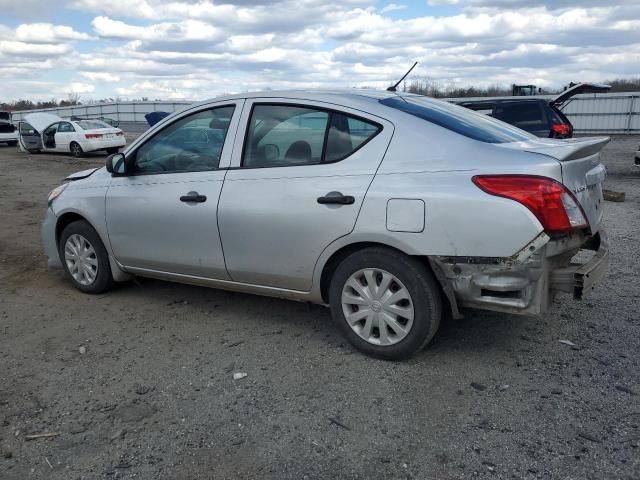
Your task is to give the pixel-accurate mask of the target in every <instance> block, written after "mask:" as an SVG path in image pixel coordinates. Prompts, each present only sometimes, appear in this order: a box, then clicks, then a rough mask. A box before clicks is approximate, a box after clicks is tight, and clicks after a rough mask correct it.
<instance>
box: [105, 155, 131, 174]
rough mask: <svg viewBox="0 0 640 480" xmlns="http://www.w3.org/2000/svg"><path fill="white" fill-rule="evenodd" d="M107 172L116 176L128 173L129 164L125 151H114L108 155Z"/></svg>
mask: <svg viewBox="0 0 640 480" xmlns="http://www.w3.org/2000/svg"><path fill="white" fill-rule="evenodd" d="M106 167H107V172H109V173H110V174H111V175H113V176H114V177H120V176H123V175H126V174H127V165H126V163H125V159H124V153H114V154H113V155H109V156H108V157H107V163H106Z"/></svg>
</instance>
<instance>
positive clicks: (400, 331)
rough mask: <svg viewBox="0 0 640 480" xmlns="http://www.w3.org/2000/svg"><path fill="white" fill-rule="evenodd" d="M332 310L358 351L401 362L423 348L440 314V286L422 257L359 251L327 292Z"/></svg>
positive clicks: (339, 269)
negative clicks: (421, 260)
mask: <svg viewBox="0 0 640 480" xmlns="http://www.w3.org/2000/svg"><path fill="white" fill-rule="evenodd" d="M329 297H330V304H331V314H332V316H333V318H334V319H335V321H336V322H337V324H338V327H339V328H340V330H341V331H342V333H343V334H344V335H345V337H346V338H347V340H348V341H349V342H350V343H351V344H352V345H353V346H354V347H355V348H357V349H358V350H360V351H361V352H363V353H365V354H367V355H371V356H373V357H378V358H382V359H385V360H403V359H406V358H409V357H411V356H412V355H413V354H415V353H416V352H417V351H419V350H421V349H422V348H424V347H425V346H426V344H427V343H429V341H430V340H431V339H432V338H433V336H434V335H435V333H436V331H437V330H438V326H439V325H440V318H441V316H442V298H441V295H440V289H439V287H438V284H437V283H436V280H435V279H434V277H433V275H432V273H431V271H430V270H429V269H428V268H427V267H426V266H425V265H424V264H422V263H421V262H420V261H418V260H417V259H415V258H412V257H409V256H407V255H405V254H403V253H401V252H397V251H395V250H391V249H387V248H382V247H380V248H379V247H373V248H367V249H364V250H360V251H358V252H356V253H354V254H352V255H350V256H349V257H347V258H346V259H344V260H343V261H342V263H340V265H338V267H337V269H336V271H335V272H334V274H333V278H332V280H331V286H330V290H329Z"/></svg>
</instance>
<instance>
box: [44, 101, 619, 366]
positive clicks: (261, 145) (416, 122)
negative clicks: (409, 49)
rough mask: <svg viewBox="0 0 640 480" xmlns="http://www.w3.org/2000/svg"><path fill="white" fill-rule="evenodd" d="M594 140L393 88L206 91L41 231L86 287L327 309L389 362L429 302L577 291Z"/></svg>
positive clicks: (586, 284)
mask: <svg viewBox="0 0 640 480" xmlns="http://www.w3.org/2000/svg"><path fill="white" fill-rule="evenodd" d="M608 141H609V139H608V138H606V137H605V138H590V139H579V140H578V139H572V140H566V141H559V140H554V139H540V138H537V137H535V136H533V135H531V134H529V133H527V132H524V131H522V130H520V129H517V128H515V127H513V126H511V125H508V124H506V123H504V122H501V121H498V120H496V119H493V118H490V117H488V116H485V115H481V114H478V113H476V112H472V111H470V110H468V109H465V108H461V107H459V106H456V105H452V104H449V103H446V102H442V101H438V100H434V99H430V98H427V97H422V96H417V95H410V94H401V93H395V92H388V91H384V92H377V91H372V90H363V91H357V90H349V91H345V92H313V91H288V92H274V91H270V92H264V93H252V94H247V93H245V94H239V95H233V96H228V97H222V98H216V99H215V100H212V101H209V102H204V103H200V104H197V105H193V106H190V107H189V108H187V109H185V110H183V111H181V112H179V113H176V114H174V115H173V116H171V117H168V118H166V119H165V120H163V121H162V122H161V123H159V124H157V125H156V126H155V127H152V128H150V129H149V130H148V131H147V132H146V133H144V134H143V135H142V136H140V137H139V138H138V139H137V140H136V141H134V142H133V144H131V145H130V146H129V147H128V148H127V149H126V151H125V152H124V153H117V154H115V155H112V156H110V157H109V158H108V159H107V162H106V166H105V168H99V169H90V170H86V171H84V172H80V173H78V174H76V175H72V176H71V177H69V178H68V179H67V183H64V184H62V185H61V186H59V187H57V188H55V189H54V190H53V191H52V192H51V193H50V195H49V198H48V204H49V207H48V209H47V213H46V218H45V220H44V224H43V229H42V236H43V242H44V247H45V251H46V254H47V256H48V258H49V265H50V266H57V267H62V268H64V270H65V272H66V275H67V276H68V278H69V280H70V281H71V282H72V283H73V284H74V285H75V286H76V287H77V288H78V289H80V290H81V291H83V292H87V293H100V292H104V291H106V290H108V289H109V288H110V287H111V286H112V285H113V283H114V282H117V281H125V280H127V279H128V278H130V277H131V276H134V275H139V276H143V277H154V278H159V279H164V280H171V281H176V282H184V283H192V284H198V285H205V286H209V287H214V288H222V289H228V290H237V291H242V292H250V293H256V294H262V295H269V296H276V297H284V298H290V299H295V300H300V301H307V302H314V303H319V304H325V305H330V307H331V313H332V316H333V318H334V319H335V321H336V322H337V325H338V327H339V329H340V330H341V331H342V332H343V333H344V335H345V336H346V338H347V339H348V340H349V341H350V342H351V343H352V344H353V345H354V346H355V347H356V348H357V349H359V350H360V351H362V352H365V353H367V354H370V355H374V356H377V357H381V358H386V359H401V358H406V357H408V356H410V355H412V354H414V353H415V352H416V351H418V350H420V349H421V348H422V347H423V346H425V345H426V344H427V343H428V342H429V341H430V340H431V339H432V338H433V336H434V334H435V333H436V331H437V329H438V326H439V323H440V319H441V317H442V312H443V310H444V309H449V310H450V311H451V312H452V314H453V315H454V316H455V317H458V316H459V311H460V309H463V308H479V309H486V310H492V311H499V312H508V313H513V314H524V315H537V314H540V313H542V312H544V311H545V310H546V309H547V308H548V307H549V305H550V303H551V301H552V300H553V299H554V297H556V295H557V294H559V293H560V292H567V293H569V294H572V295H573V296H574V298H577V299H580V298H582V297H583V296H585V295H587V294H588V292H589V291H590V290H591V289H592V287H593V286H594V285H595V284H597V283H598V282H599V281H600V279H602V278H603V276H604V275H605V272H606V268H607V263H608V247H607V241H606V235H605V232H604V229H603V228H602V225H601V221H602V210H603V209H602V182H603V180H604V176H605V169H604V166H603V165H602V164H601V163H600V150H601V149H602V147H603V146H604V145H605V144H606V143H607V142H608ZM425 146H428V148H426V147H425ZM582 249H586V250H593V251H595V255H593V256H592V257H591V258H590V259H589V260H588V261H586V263H580V262H577V261H573V260H572V259H573V257H574V256H575V255H576V254H577V253H578V252H579V251H580V250H582Z"/></svg>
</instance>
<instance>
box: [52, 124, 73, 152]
mask: <svg viewBox="0 0 640 480" xmlns="http://www.w3.org/2000/svg"><path fill="white" fill-rule="evenodd" d="M75 131H76V130H75V128H74V127H73V125H71V123H69V122H60V123H59V124H58V130H57V131H56V133H55V140H56V150H57V151H60V152H68V151H69V150H70V149H69V144H70V143H71V140H73V136H74V135H75Z"/></svg>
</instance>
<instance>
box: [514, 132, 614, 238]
mask: <svg viewBox="0 0 640 480" xmlns="http://www.w3.org/2000/svg"><path fill="white" fill-rule="evenodd" d="M609 140H610V138H609V137H590V138H569V139H565V140H554V139H542V138H540V139H532V140H529V141H526V142H519V143H511V144H503V145H505V146H507V145H509V146H510V147H511V148H517V149H518V150H524V151H527V152H532V153H538V154H541V155H546V156H549V157H553V158H555V159H556V160H558V161H559V162H560V166H561V169H562V183H563V184H564V186H565V187H567V188H568V189H569V191H570V192H571V193H572V194H573V195H574V197H576V200H578V202H579V203H580V206H581V207H582V210H583V212H584V214H585V216H586V217H587V221H588V222H589V228H590V230H591V233H594V234H595V233H596V232H597V231H598V229H599V228H600V222H601V221H602V184H603V182H604V179H605V176H606V169H605V167H604V165H603V164H602V162H601V159H600V153H601V151H602V149H603V148H604V147H605V145H607V143H609Z"/></svg>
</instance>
